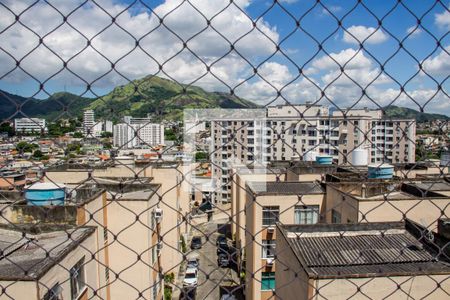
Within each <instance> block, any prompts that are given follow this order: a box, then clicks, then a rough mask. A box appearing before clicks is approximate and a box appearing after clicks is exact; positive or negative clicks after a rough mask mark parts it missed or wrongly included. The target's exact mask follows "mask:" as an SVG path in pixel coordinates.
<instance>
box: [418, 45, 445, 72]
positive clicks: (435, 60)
mask: <svg viewBox="0 0 450 300" xmlns="http://www.w3.org/2000/svg"><path fill="white" fill-rule="evenodd" d="M448 53H450V46H447V47H445V51H444V50H441V51H440V52H439V53H438V54H437V55H436V56H434V57H430V58H428V59H426V60H424V61H423V62H422V67H423V70H424V71H425V72H427V73H428V74H430V75H431V76H448V75H449V74H450V55H449V54H448Z"/></svg>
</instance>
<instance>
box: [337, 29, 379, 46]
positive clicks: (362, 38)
mask: <svg viewBox="0 0 450 300" xmlns="http://www.w3.org/2000/svg"><path fill="white" fill-rule="evenodd" d="M387 39H388V36H387V35H386V34H385V33H384V32H383V31H381V29H379V28H374V27H366V26H362V25H360V26H351V27H349V28H347V31H345V32H344V37H343V41H344V42H346V43H350V44H359V43H363V42H364V43H365V44H380V43H383V42H384V41H386V40H387Z"/></svg>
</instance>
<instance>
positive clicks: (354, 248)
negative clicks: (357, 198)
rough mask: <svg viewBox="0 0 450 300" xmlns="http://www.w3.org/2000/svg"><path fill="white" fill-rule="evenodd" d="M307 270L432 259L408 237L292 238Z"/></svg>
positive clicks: (403, 235) (397, 235)
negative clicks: (309, 268)
mask: <svg viewBox="0 0 450 300" xmlns="http://www.w3.org/2000/svg"><path fill="white" fill-rule="evenodd" d="M292 242H293V245H294V247H295V249H296V250H297V251H299V252H300V253H301V254H302V256H303V258H304V259H305V262H306V264H307V265H308V266H309V267H327V266H349V265H367V264H385V263H398V262H426V261H430V260H432V259H433V257H432V256H431V254H430V253H428V252H427V251H425V250H423V249H421V244H420V243H419V242H418V241H417V240H416V239H415V238H414V237H412V236H411V235H410V234H408V233H404V234H386V235H359V236H342V237H339V236H331V237H330V236H325V237H300V238H297V239H292Z"/></svg>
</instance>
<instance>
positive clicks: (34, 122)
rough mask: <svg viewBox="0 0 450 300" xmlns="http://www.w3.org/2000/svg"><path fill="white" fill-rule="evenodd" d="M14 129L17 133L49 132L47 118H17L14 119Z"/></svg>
mask: <svg viewBox="0 0 450 300" xmlns="http://www.w3.org/2000/svg"><path fill="white" fill-rule="evenodd" d="M14 130H15V131H16V133H32V132H35V133H40V132H42V130H43V131H44V132H47V126H46V123H45V119H39V118H17V119H14Z"/></svg>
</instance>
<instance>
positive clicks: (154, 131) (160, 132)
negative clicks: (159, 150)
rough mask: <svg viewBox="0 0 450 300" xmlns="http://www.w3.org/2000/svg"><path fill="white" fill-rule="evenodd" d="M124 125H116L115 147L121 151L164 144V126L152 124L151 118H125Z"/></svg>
mask: <svg viewBox="0 0 450 300" xmlns="http://www.w3.org/2000/svg"><path fill="white" fill-rule="evenodd" d="M123 119H124V123H120V124H117V125H114V127H113V140H114V146H116V147H120V148H121V149H130V148H136V147H148V146H156V145H162V144H164V125H161V124H156V123H151V120H150V119H149V118H132V117H130V116H125V117H124V118H123Z"/></svg>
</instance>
